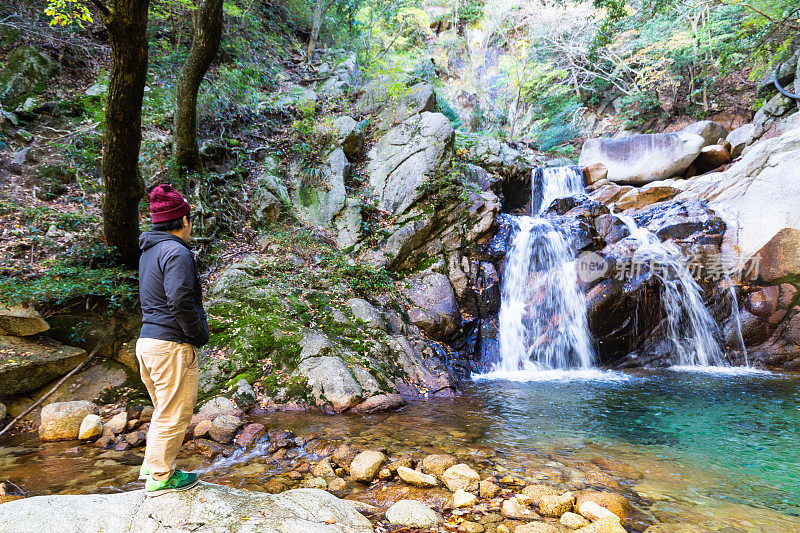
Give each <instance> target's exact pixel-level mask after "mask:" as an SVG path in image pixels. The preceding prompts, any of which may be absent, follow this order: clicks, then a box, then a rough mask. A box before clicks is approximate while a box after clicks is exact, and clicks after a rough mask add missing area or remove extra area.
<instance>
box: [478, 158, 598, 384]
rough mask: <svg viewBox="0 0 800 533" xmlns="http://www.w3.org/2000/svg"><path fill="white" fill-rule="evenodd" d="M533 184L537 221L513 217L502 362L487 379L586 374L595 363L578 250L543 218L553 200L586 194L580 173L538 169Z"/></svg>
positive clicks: (505, 275) (504, 290) (504, 291)
mask: <svg viewBox="0 0 800 533" xmlns="http://www.w3.org/2000/svg"><path fill="white" fill-rule="evenodd" d="M537 178H538V179H537ZM532 181H533V183H532V206H531V207H532V209H531V210H532V212H533V213H535V216H533V217H528V216H519V217H512V220H513V223H514V225H515V226H516V227H515V233H514V239H513V242H512V244H511V247H510V249H509V251H508V255H507V257H506V263H505V266H504V267H503V287H502V296H501V307H500V316H499V320H500V353H501V360H500V361H499V362H498V363H496V364H495V365H494V367H493V368H492V370H491V372H490V373H489V374H487V375H485V376H486V377H489V375H495V376H497V377H500V376H509V375H513V374H516V373H522V374H528V373H531V372H539V371H548V370H572V369H588V368H590V367H592V366H593V363H594V350H593V347H592V341H591V336H590V334H589V325H588V321H587V318H586V300H585V298H584V295H583V293H582V292H581V290H580V288H579V287H578V284H577V279H578V278H577V273H576V270H575V250H574V249H573V247H572V246H571V243H570V242H569V237H568V236H566V235H564V234H563V233H562V232H560V231H559V230H558V229H557V228H555V227H554V226H553V225H552V224H551V222H550V221H549V220H548V219H547V218H545V217H543V216H541V213H542V212H543V211H544V210H545V209H547V207H548V206H549V205H550V203H551V202H552V201H553V200H555V199H557V198H563V197H569V196H577V195H580V194H583V193H584V189H583V180H582V176H581V174H580V170H579V169H577V168H575V167H559V168H552V169H539V170H538V171H535V173H534V176H533V180H532Z"/></svg>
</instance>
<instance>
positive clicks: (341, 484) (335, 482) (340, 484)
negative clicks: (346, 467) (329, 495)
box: [328, 477, 347, 492]
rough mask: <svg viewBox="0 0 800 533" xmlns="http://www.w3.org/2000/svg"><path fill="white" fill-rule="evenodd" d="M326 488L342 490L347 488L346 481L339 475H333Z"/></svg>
mask: <svg viewBox="0 0 800 533" xmlns="http://www.w3.org/2000/svg"><path fill="white" fill-rule="evenodd" d="M328 490H329V491H331V492H344V491H345V490H347V482H346V481H345V480H344V479H342V478H340V477H335V478H333V479H332V480H330V482H329V483H328Z"/></svg>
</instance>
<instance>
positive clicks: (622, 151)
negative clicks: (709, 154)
mask: <svg viewBox="0 0 800 533" xmlns="http://www.w3.org/2000/svg"><path fill="white" fill-rule="evenodd" d="M704 143H705V139H703V137H701V136H700V135H697V134H693V133H683V132H679V133H651V134H637V135H630V136H628V137H620V138H613V139H610V138H597V139H589V140H587V141H586V142H585V143H584V144H583V148H582V150H581V155H580V165H581V166H583V167H586V166H588V165H591V164H593V163H602V164H603V165H605V167H606V168H607V169H608V179H609V180H610V181H612V182H616V183H631V184H644V183H649V182H651V181H656V180H661V179H665V178H670V177H672V176H677V175H680V174H682V173H683V171H684V170H686V168H687V167H688V166H689V165H690V164H691V163H692V161H694V160H695V159H696V158H697V155H698V154H699V153H700V149H701V148H702V147H703V144H704Z"/></svg>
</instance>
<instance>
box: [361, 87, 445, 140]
mask: <svg viewBox="0 0 800 533" xmlns="http://www.w3.org/2000/svg"><path fill="white" fill-rule="evenodd" d="M389 86H390V84H388V83H386V80H384V79H377V80H375V81H373V82H372V83H371V84H370V85H368V86H367V88H366V89H365V90H364V93H363V94H362V95H361V97H359V99H358V101H357V102H356V108H357V109H358V110H359V111H360V112H361V113H365V114H372V113H378V118H377V127H378V131H386V130H388V129H389V128H391V127H392V126H393V125H394V124H399V123H401V122H403V121H405V120H406V119H407V118H409V117H411V116H413V115H416V114H419V113H423V112H425V111H433V110H434V109H435V108H436V93H435V92H434V90H433V86H432V85H430V84H428V83H417V84H416V85H412V86H411V87H402V88H401V89H399V91H396V92H395V93H391V94H390V93H389V91H388V87H389Z"/></svg>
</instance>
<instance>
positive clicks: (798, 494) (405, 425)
mask: <svg viewBox="0 0 800 533" xmlns="http://www.w3.org/2000/svg"><path fill="white" fill-rule="evenodd" d="M600 372H601V371H599V370H596V369H595V370H590V371H587V372H583V371H571V372H569V373H568V374H569V375H568V377H569V379H558V372H550V373H549V375H550V377H551V378H552V379H540V380H538V381H532V382H509V381H497V380H492V381H479V382H476V383H474V384H472V385H470V386H468V387H467V388H466V389H465V391H464V394H463V395H462V396H460V397H458V398H455V399H435V400H431V401H426V402H422V401H420V402H412V403H411V404H410V405H408V406H406V407H405V408H403V409H402V410H400V411H395V412H389V413H376V414H372V415H347V414H344V415H337V416H327V415H322V414H319V413H274V414H268V415H265V416H263V417H262V418H261V419H260V421H261V422H262V423H264V424H265V425H267V426H268V427H280V428H285V429H291V430H293V431H295V432H296V433H297V434H299V435H315V436H317V438H322V439H329V440H331V441H333V442H337V441H340V440H344V439H346V440H347V441H348V442H350V443H352V444H353V445H355V446H362V447H365V448H368V447H372V448H386V449H387V450H388V452H389V454H390V455H395V456H396V455H398V454H399V453H402V452H404V451H415V450H416V451H417V452H422V453H438V452H447V453H454V454H457V455H458V456H459V457H464V456H466V457H467V459H466V460H468V461H470V462H473V461H478V460H479V459H480V458H487V459H488V460H490V461H491V463H492V464H493V465H494V466H493V468H496V469H500V468H506V469H508V470H509V471H511V472H520V473H522V474H523V475H528V476H532V475H536V474H537V473H539V472H542V471H543V470H544V469H546V468H548V467H555V468H558V469H560V470H561V471H563V472H564V473H565V474H567V475H568V476H570V477H574V476H575V475H577V476H578V477H580V476H581V475H584V474H585V473H586V472H589V471H590V470H591V469H592V468H594V469H595V471H596V470H597V467H595V466H594V465H593V464H592V463H591V461H592V460H593V459H595V458H598V457H600V458H610V459H613V460H616V461H621V462H624V463H625V464H627V465H629V466H630V468H632V469H633V470H635V471H637V472H639V473H640V474H641V478H640V479H634V480H630V481H625V480H624V479H621V480H620V487H618V488H616V489H613V490H617V491H622V492H623V493H624V494H625V495H626V496H627V497H629V498H632V500H633V501H634V502H635V503H636V505H637V507H639V508H641V509H643V510H644V511H645V512H647V513H651V514H652V515H653V516H656V517H659V520H660V521H662V522H680V523H684V524H687V523H688V524H692V525H695V526H698V527H701V529H700V531H725V532H726V533H734V532H745V531H747V532H750V531H765V532H775V531H800V518H798V517H800V468H798V464H800V411H799V410H798V408H800V376H797V375H787V374H769V373H766V372H757V371H753V370H748V369H744V368H735V367H727V368H717V369H714V368H705V369H700V370H697V369H695V370H694V371H675V370H663V369H662V370H653V371H637V372H633V373H631V372H627V373H620V372H603V373H600ZM547 374H548V373H541V374H540V375H547ZM562 374H563V373H562ZM562 377H563V376H562ZM593 378H599V379H593ZM75 444H76V443H75V442H65V443H48V444H40V443H39V442H38V441H37V440H36V437H35V434H32V435H29V436H25V437H18V438H16V439H13V440H12V441H5V442H4V443H3V446H2V447H0V479H2V480H6V479H8V480H11V481H12V482H14V483H15V484H17V485H19V486H20V487H22V488H23V489H24V490H26V491H29V493H31V494H47V493H87V492H98V491H99V492H110V491H118V490H133V489H137V488H141V484H138V483H136V482H135V479H136V476H137V472H138V461H140V460H141V451H140V450H139V451H136V452H113V451H101V450H96V449H94V448H90V447H81V448H80V449H77V448H74V446H75ZM253 451H256V450H253ZM137 458H138V461H137ZM310 458H311V459H313V457H310ZM264 459H265V458H264V457H263V456H262V455H261V454H260V453H253V452H251V453H238V454H236V455H234V456H233V457H231V458H230V459H227V460H221V461H218V462H217V463H212V462H211V460H209V459H207V458H205V457H202V456H197V455H192V456H190V455H187V454H186V453H182V455H181V457H180V458H179V464H180V465H181V466H184V467H188V468H194V469H199V470H201V471H204V472H205V474H204V477H205V479H207V480H209V481H213V482H217V483H223V484H228V485H232V486H238V487H242V488H247V489H250V490H265V488H264V487H265V484H266V483H267V481H268V479H269V478H270V477H271V476H274V475H276V474H277V473H279V472H280V471H282V469H281V468H280V467H279V465H274V466H273V465H272V463H270V462H269V461H266V462H265V461H264ZM354 490H356V492H355V493H353V494H351V495H349V496H348V497H355V498H357V499H361V500H363V501H370V502H375V501H377V500H378V499H380V498H381V497H382V496H381V494H383V492H381V491H380V489H374V490H372V489H370V488H369V487H366V486H364V487H360V488H359V487H356V488H355V489H354ZM359 491H360V492H359ZM670 517H674V518H670ZM704 528H707V529H704ZM726 528H727V529H726ZM663 531H672V530H671V529H666V530H663ZM676 531H677V530H676Z"/></svg>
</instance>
